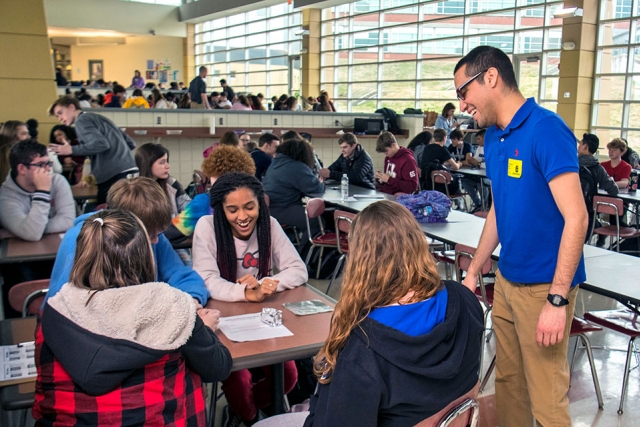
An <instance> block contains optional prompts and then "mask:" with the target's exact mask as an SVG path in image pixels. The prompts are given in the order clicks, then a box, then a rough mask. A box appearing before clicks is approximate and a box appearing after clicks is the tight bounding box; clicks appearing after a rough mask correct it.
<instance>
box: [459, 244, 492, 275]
mask: <svg viewBox="0 0 640 427" xmlns="http://www.w3.org/2000/svg"><path fill="white" fill-rule="evenodd" d="M455 251H456V266H457V268H458V269H460V270H462V271H468V270H469V266H470V265H471V260H472V259H473V256H474V255H475V254H476V248H474V247H471V246H467V245H463V244H460V243H458V244H457V245H456V247H455ZM492 267H493V265H492V263H491V259H488V260H487V261H486V262H485V263H484V264H483V266H482V270H480V274H482V275H485V274H488V273H489V272H491V268H492Z"/></svg>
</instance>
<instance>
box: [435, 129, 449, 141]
mask: <svg viewBox="0 0 640 427" xmlns="http://www.w3.org/2000/svg"><path fill="white" fill-rule="evenodd" d="M445 139H447V131H446V130H444V129H436V130H434V131H433V140H434V141H436V142H442V141H444V140H445Z"/></svg>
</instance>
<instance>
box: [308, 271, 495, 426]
mask: <svg viewBox="0 0 640 427" xmlns="http://www.w3.org/2000/svg"><path fill="white" fill-rule="evenodd" d="M444 285H445V286H446V290H447V293H448V301H447V310H446V315H445V318H444V321H443V322H442V323H440V324H438V325H436V326H435V327H434V328H433V330H432V331H431V332H429V333H427V334H424V335H419V336H410V335H407V334H405V333H404V332H401V331H399V330H397V329H394V328H391V327H389V326H386V325H383V324H381V323H379V322H377V321H375V320H373V319H372V318H370V317H368V318H367V319H365V320H364V322H362V324H361V327H357V328H355V329H354V330H353V331H352V333H351V335H350V337H349V339H348V341H347V344H346V345H345V347H344V348H343V349H342V350H341V351H340V352H339V354H338V360H337V363H336V367H335V370H334V372H333V374H332V379H331V382H330V383H329V384H326V385H322V384H321V385H319V386H318V389H317V391H316V394H315V395H314V396H312V398H311V407H310V412H311V413H310V415H309V417H308V418H307V420H306V422H305V424H304V425H305V427H311V426H313V427H324V426H327V427H328V426H362V427H368V426H379V427H400V426H402V427H405V426H413V425H415V424H418V423H419V422H420V421H422V420H424V419H426V418H428V417H430V416H431V415H434V414H436V413H438V412H439V411H440V410H442V409H443V408H444V407H445V406H447V405H448V404H449V403H451V402H452V401H453V400H455V399H457V398H458V397H460V396H462V395H464V394H465V393H467V392H469V391H470V390H471V389H472V388H473V387H474V386H475V385H476V384H477V382H478V370H479V368H480V366H479V365H480V361H479V356H480V348H481V345H480V342H481V339H482V330H483V328H484V326H483V316H482V309H481V307H480V304H479V303H478V299H477V298H476V296H475V295H474V294H473V293H472V292H471V291H469V290H468V289H467V288H465V287H464V286H462V285H461V284H459V283H456V282H452V281H445V282H444Z"/></svg>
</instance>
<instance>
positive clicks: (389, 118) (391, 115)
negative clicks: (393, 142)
mask: <svg viewBox="0 0 640 427" xmlns="http://www.w3.org/2000/svg"><path fill="white" fill-rule="evenodd" d="M376 114H382V115H383V116H384V121H385V122H387V124H388V127H387V130H388V131H389V132H391V133H395V134H399V133H400V128H399V127H398V115H397V114H396V112H395V111H394V110H392V109H391V108H380V109H378V110H376Z"/></svg>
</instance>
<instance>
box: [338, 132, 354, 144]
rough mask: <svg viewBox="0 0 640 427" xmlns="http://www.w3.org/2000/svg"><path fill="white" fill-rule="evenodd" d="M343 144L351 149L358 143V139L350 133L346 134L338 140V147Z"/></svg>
mask: <svg viewBox="0 0 640 427" xmlns="http://www.w3.org/2000/svg"><path fill="white" fill-rule="evenodd" d="M343 142H346V143H347V144H349V145H350V146H352V147H353V146H354V145H356V144H357V143H358V138H356V136H355V135H354V134H352V133H351V132H347V133H345V134H344V135H341V136H340V138H338V145H340V144H342V143H343Z"/></svg>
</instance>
